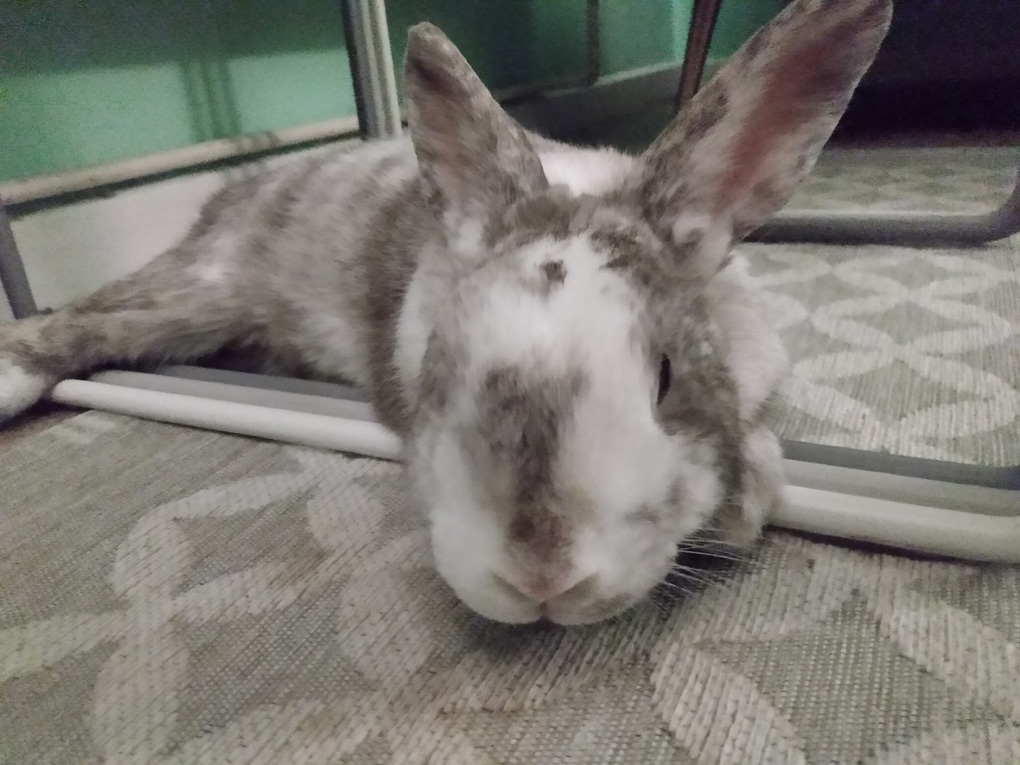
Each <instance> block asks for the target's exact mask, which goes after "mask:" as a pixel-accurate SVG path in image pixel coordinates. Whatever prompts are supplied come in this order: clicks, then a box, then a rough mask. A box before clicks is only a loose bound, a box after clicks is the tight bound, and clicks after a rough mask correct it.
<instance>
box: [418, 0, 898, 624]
mask: <svg viewBox="0 0 1020 765" xmlns="http://www.w3.org/2000/svg"><path fill="white" fill-rule="evenodd" d="M890 12H891V10H890V3H889V2H888V0H829V1H828V2H826V1H825V0H799V2H794V3H792V4H791V5H790V6H789V7H788V8H787V9H786V10H785V11H784V12H783V13H782V14H781V15H780V16H779V17H778V18H777V19H776V20H775V21H774V22H773V23H772V24H770V25H769V26H767V27H765V28H764V29H763V30H761V31H760V32H758V34H756V35H755V36H754V37H753V38H752V39H751V40H750V41H749V42H748V43H747V44H746V45H745V46H744V47H743V48H742V50H740V51H739V52H738V53H737V54H736V55H735V56H734V57H733V59H732V60H731V61H730V62H729V63H728V64H726V66H725V67H724V68H723V69H722V70H721V71H720V72H719V73H718V75H717V76H716V77H715V78H714V79H713V81H712V82H711V83H709V84H708V85H707V86H706V87H705V88H704V89H703V90H702V91H701V92H700V93H699V94H698V96H697V97H696V98H695V99H694V101H693V102H692V103H691V104H690V106H689V107H688V108H687V109H685V110H684V111H683V113H682V114H680V115H679V116H678V117H677V118H676V119H675V120H674V122H673V123H672V124H671V125H670V126H669V127H668V128H667V129H666V130H665V131H664V132H663V133H662V135H661V136H660V137H659V138H658V139H657V140H656V141H655V142H654V144H653V145H652V146H651V147H650V148H649V149H648V150H647V151H646V152H645V153H644V154H643V155H642V156H640V157H636V158H634V159H633V160H629V161H624V162H622V163H621V162H615V161H614V162H615V165H614V168H613V169H612V172H611V173H608V175H607V177H610V176H611V178H612V182H607V183H603V184H602V188H599V189H598V190H596V191H594V192H592V193H584V194H578V193H576V191H577V190H576V188H575V189H574V190H573V191H571V190H570V189H569V188H567V187H564V186H563V185H561V184H558V183H553V184H551V183H550V178H549V177H547V170H545V169H544V168H543V161H542V159H541V158H540V155H539V153H538V151H536V145H537V144H535V143H534V142H533V141H532V140H531V138H530V137H529V135H528V134H527V133H525V132H524V131H523V130H522V129H521V128H520V127H519V126H518V125H517V124H516V123H515V122H513V120H511V119H510V118H509V117H508V116H507V115H506V114H505V113H504V112H503V110H502V109H501V108H500V107H499V106H498V105H497V103H496V102H495V101H494V100H493V99H492V97H491V96H490V94H489V93H488V91H487V90H486V89H485V87H484V86H483V85H482V83H481V82H480V81H479V79H478V78H477V76H476V75H475V74H474V72H472V70H471V68H470V67H469V66H468V64H467V62H466V61H465V60H464V59H463V58H462V57H461V55H460V54H459V53H458V52H457V50H456V49H455V48H454V46H453V45H452V44H451V43H450V42H449V41H448V40H447V39H446V38H445V37H444V36H443V35H442V33H441V32H439V30H437V29H436V28H435V27H433V26H431V25H428V24H422V25H419V26H417V27H415V28H414V29H413V30H412V31H411V34H410V39H409V45H408V51H407V58H406V68H405V73H406V76H405V84H406V93H407V101H408V116H409V124H410V130H411V136H412V139H413V142H414V146H415V150H416V153H417V156H418V162H419V167H420V171H421V176H422V181H423V184H424V188H425V190H426V193H427V195H428V196H429V200H430V203H431V204H433V205H434V206H435V210H436V214H437V215H439V216H441V217H442V219H443V221H444V226H445V230H446V232H447V237H446V239H447V241H446V246H445V247H444V248H443V255H442V258H444V259H446V267H447V268H448V271H449V273H450V274H452V275H453V276H452V277H451V278H450V279H449V280H447V281H446V282H444V284H445V285H446V287H445V288H446V294H444V295H442V296H441V299H440V302H441V304H442V307H441V309H440V310H439V311H438V318H437V323H436V326H435V327H434V329H433V331H432V332H431V335H430V337H429V339H428V342H427V349H426V351H425V354H424V360H423V363H422V367H421V373H420V377H419V379H418V381H417V385H418V403H417V406H416V411H415V418H414V425H413V428H412V432H411V434H410V436H409V438H408V446H409V450H408V458H409V468H410V471H411V475H412V477H413V478H414V480H415V483H416V486H417V488H418V490H419V491H420V492H421V495H422V497H423V499H424V500H425V502H426V504H427V507H428V511H429V514H430V521H431V527H432V541H433V549H434V553H435V559H436V563H437V566H438V570H439V572H440V573H441V575H442V576H443V577H444V579H445V580H446V581H447V582H448V583H449V584H450V585H451V586H452V587H453V589H454V590H455V592H456V593H457V595H458V596H459V597H460V598H461V599H462V600H463V601H464V602H465V603H466V604H467V605H468V606H470V607H471V608H472V609H474V610H475V611H477V612H478V613H480V614H482V615H484V616H486V617H489V618H491V619H495V620H497V621H502V622H530V621H534V620H537V619H539V618H542V617H543V616H544V617H546V618H548V619H550V620H552V621H554V622H558V623H562V624H577V623H586V622H593V621H598V620H601V619H604V618H608V617H611V616H613V615H616V614H618V613H620V612H621V611H623V610H625V609H627V608H628V607H630V606H631V605H633V604H634V603H635V602H637V601H638V600H640V599H642V598H643V597H644V596H646V595H647V594H648V593H649V591H650V590H651V589H652V588H654V586H655V585H656V584H657V583H659V582H661V581H662V579H663V578H664V576H665V575H666V574H667V573H668V571H669V570H670V568H671V566H672V564H673V560H674V556H675V553H676V549H677V546H678V545H679V544H681V543H683V542H684V540H686V539H688V538H690V537H691V536H692V535H695V534H697V533H698V532H700V531H703V530H705V529H706V528H714V527H717V526H726V525H727V524H725V523H722V520H723V519H725V518H726V517H727V515H728V516H730V521H732V519H733V518H734V517H735V518H737V519H739V518H740V517H741V514H742V509H741V507H740V502H741V497H742V491H741V485H742V482H743V481H744V480H745V468H744V452H745V436H746V432H747V428H748V423H747V422H746V421H745V419H744V418H742V416H741V413H740V406H739V404H740V396H741V391H740V390H739V389H738V386H737V384H736V383H735V382H734V375H733V373H732V370H731V369H730V368H728V367H727V365H726V363H724V361H723V357H722V355H721V354H720V350H719V348H720V337H719V328H718V327H717V326H715V325H714V323H713V318H712V315H711V314H710V312H709V311H708V309H707V307H706V304H705V297H704V294H703V292H704V288H705V285H706V284H707V283H708V281H709V280H711V279H712V278H713V277H714V276H715V274H716V273H717V272H718V271H719V270H720V269H721V268H723V267H724V266H725V264H726V262H727V259H728V255H729V251H730V248H731V246H732V245H733V244H734V243H735V242H737V241H739V240H740V239H741V238H742V237H744V236H745V235H746V234H747V233H749V232H750V231H751V230H752V229H754V228H755V227H756V226H758V225H760V224H761V223H763V222H764V221H765V220H766V219H767V218H768V217H769V216H770V215H772V214H773V213H774V212H776V211H777V210H778V209H779V208H780V207H782V206H783V205H784V204H785V203H786V201H787V200H788V199H789V198H790V196H791V195H792V193H793V191H794V189H795V188H796V186H797V184H798V183H799V182H800V180H801V179H802V178H803V177H804V176H805V175H806V174H807V173H808V172H809V170H810V168H811V166H812V164H813V163H814V161H815V159H816V158H817V155H818V154H819V152H820V151H821V148H822V146H823V144H824V143H825V141H826V140H827V138H828V136H829V135H830V134H831V132H832V130H833V129H834V127H835V125H836V123H837V121H838V119H839V117H840V116H841V115H842V113H843V111H844V109H845V108H846V105H847V102H848V100H849V98H850V95H851V93H852V92H853V90H854V88H855V87H856V84H857V82H858V81H859V79H860V78H861V76H862V75H863V74H864V72H865V71H866V69H867V68H868V66H869V64H870V63H871V61H872V59H873V57H874V55H875V53H876V51H877V49H878V46H879V44H880V42H881V40H882V38H883V37H884V35H885V32H886V30H887V27H888V24H889V18H890ZM592 161H593V162H597V161H599V160H598V157H596V158H595V159H593V160H592ZM549 175H551V173H550V174H549ZM553 180H557V179H555V178H554V179H553ZM559 180H562V179H559ZM746 524H750V525H752V526H753V528H750V529H744V530H743V531H744V532H745V534H744V536H752V537H753V536H754V535H755V534H756V533H757V531H758V529H757V526H756V523H752V521H750V520H747V521H746ZM746 524H745V525H746ZM729 527H730V528H733V525H732V523H729ZM748 531H749V532H750V534H748V533H746V532H748Z"/></svg>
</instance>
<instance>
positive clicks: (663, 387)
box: [655, 354, 673, 405]
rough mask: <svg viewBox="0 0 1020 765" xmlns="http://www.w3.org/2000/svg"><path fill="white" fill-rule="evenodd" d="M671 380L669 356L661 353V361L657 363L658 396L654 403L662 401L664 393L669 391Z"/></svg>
mask: <svg viewBox="0 0 1020 765" xmlns="http://www.w3.org/2000/svg"><path fill="white" fill-rule="evenodd" d="M672 382H673V369H672V367H671V366H670V363H669V356H666V355H665V354H663V356H662V362H661V363H660V364H659V397H658V400H656V402H655V403H656V405H659V404H661V403H662V400H663V399H664V398H666V394H667V393H669V386H670V383H672Z"/></svg>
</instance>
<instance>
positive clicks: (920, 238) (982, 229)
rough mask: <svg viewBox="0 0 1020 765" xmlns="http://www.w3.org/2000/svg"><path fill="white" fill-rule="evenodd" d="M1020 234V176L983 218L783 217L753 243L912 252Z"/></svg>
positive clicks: (756, 234)
mask: <svg viewBox="0 0 1020 765" xmlns="http://www.w3.org/2000/svg"><path fill="white" fill-rule="evenodd" d="M1017 233H1020V174H1018V176H1017V182H1016V185H1015V186H1014V187H1013V193H1012V194H1011V195H1010V197H1009V199H1007V200H1006V202H1005V203H1004V204H1003V205H1002V206H1001V207H1000V208H998V209H997V210H994V211H992V212H989V213H985V214H981V215H953V214H946V215H931V214H902V215H833V214H832V213H831V212H828V211H825V212H818V213H815V212H811V213H788V214H780V215H777V216H776V217H775V218H773V219H772V220H771V221H769V222H768V223H766V224H765V225H764V226H762V227H761V228H760V229H758V230H757V231H756V232H754V233H753V234H752V235H751V236H750V237H748V240H749V241H755V242H767V243H781V242H785V243H807V242H813V243H819V244H888V245H901V246H908V247H974V246H977V245H982V244H987V243H988V242H994V241H998V240H999V239H1005V238H1007V237H1010V236H1013V235H1014V234H1017Z"/></svg>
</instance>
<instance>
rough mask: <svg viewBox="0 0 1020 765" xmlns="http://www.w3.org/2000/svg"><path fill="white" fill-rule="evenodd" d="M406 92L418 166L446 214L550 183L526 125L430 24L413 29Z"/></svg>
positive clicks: (497, 203)
mask: <svg viewBox="0 0 1020 765" xmlns="http://www.w3.org/2000/svg"><path fill="white" fill-rule="evenodd" d="M404 90H405V93H406V98H407V115H408V125H409V127H410V132H411V140H412V141H413V143H414V148H415V153H416V154H417V156H418V165H419V168H420V170H421V174H422V177H423V178H424V180H425V182H426V184H427V185H428V191H429V192H430V194H431V195H432V196H433V198H436V197H438V201H439V202H440V204H441V205H442V207H443V209H444V212H447V213H453V214H454V216H455V217H463V216H471V215H475V214H479V213H481V214H484V213H486V212H489V211H492V210H496V209H499V208H501V207H502V206H505V205H507V204H509V203H510V202H512V201H513V200H514V199H515V198H516V197H517V196H519V195H521V194H528V193H534V192H538V191H541V190H543V189H544V188H546V187H547V185H548V184H547V182H546V178H545V174H544V173H543V171H542V163H541V161H540V160H539V158H538V154H536V153H535V150H534V149H533V148H532V146H531V142H530V141H529V140H528V138H527V136H526V135H525V134H524V131H523V130H522V129H521V127H520V126H519V125H518V124H517V123H516V122H514V121H513V120H512V119H511V118H510V117H509V116H508V115H507V114H506V112H504V111H503V108H502V107H501V106H500V105H499V104H498V103H497V102H496V100H495V99H494V98H493V97H492V95H491V94H490V93H489V91H488V90H487V89H486V87H485V85H483V84H482V81H481V80H480V79H479V78H478V75H477V74H475V72H474V70H472V69H471V66H470V65H469V64H468V62H467V61H466V60H465V59H464V57H463V56H462V55H461V54H460V51H458V50H457V48H456V47H455V46H454V45H453V43H452V42H450V40H449V39H448V38H447V37H446V35H444V34H443V33H442V32H441V31H440V30H439V29H438V28H437V27H435V26H434V25H432V24H429V23H427V22H426V23H421V24H417V25H416V26H414V27H412V28H411V31H410V33H409V34H408V41H407V54H406V56H405V59H404Z"/></svg>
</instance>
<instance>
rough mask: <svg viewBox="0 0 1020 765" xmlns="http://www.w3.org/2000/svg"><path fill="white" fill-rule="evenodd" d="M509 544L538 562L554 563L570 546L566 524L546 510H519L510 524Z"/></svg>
mask: <svg viewBox="0 0 1020 765" xmlns="http://www.w3.org/2000/svg"><path fill="white" fill-rule="evenodd" d="M509 532H510V534H509V537H510V543H511V544H512V545H517V546H520V547H523V548H524V549H525V550H527V551H528V553H530V554H531V555H532V556H533V557H534V558H536V559H537V560H539V561H543V562H549V561H555V560H557V559H559V558H561V557H562V556H563V553H564V552H565V551H566V550H567V548H568V547H569V546H570V535H569V533H568V528H567V523H566V520H565V519H564V517H563V516H562V515H561V514H558V513H555V512H553V511H551V510H548V509H537V508H528V509H526V510H520V511H518V512H517V514H516V515H515V516H514V518H513V520H512V521H511V522H510V527H509Z"/></svg>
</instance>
